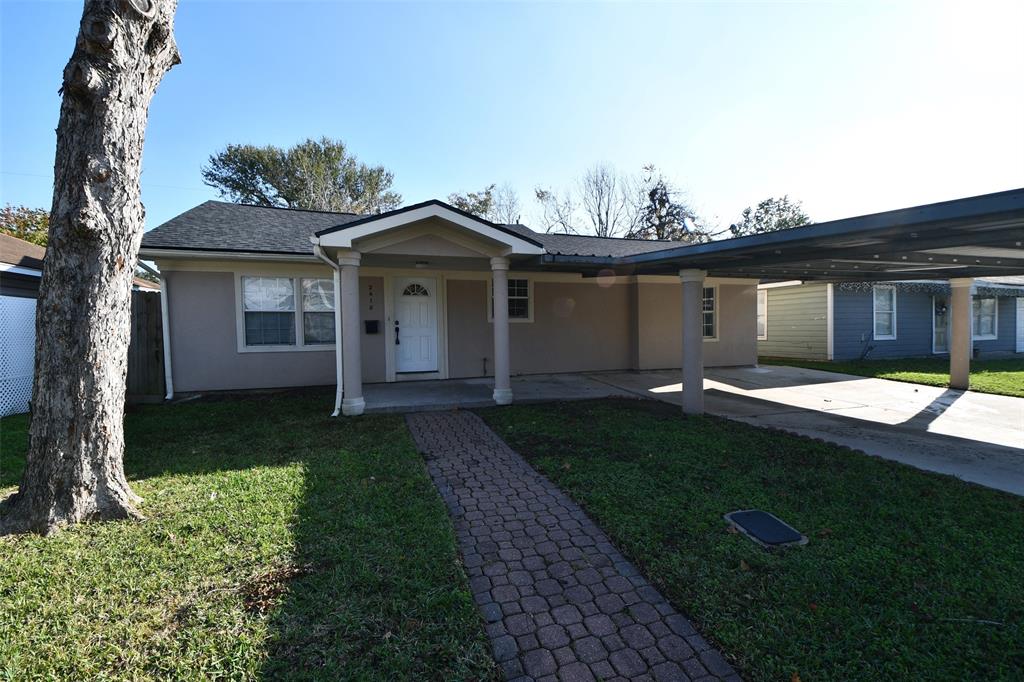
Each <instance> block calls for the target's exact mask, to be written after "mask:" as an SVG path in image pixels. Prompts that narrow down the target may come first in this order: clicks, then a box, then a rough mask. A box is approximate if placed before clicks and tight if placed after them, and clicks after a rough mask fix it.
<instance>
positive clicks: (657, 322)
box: [447, 280, 757, 378]
mask: <svg viewBox="0 0 1024 682" xmlns="http://www.w3.org/2000/svg"><path fill="white" fill-rule="evenodd" d="M533 286H534V300H533V304H534V321H533V322H514V323H512V325H511V331H510V336H511V346H512V373H513V374H539V373H546V372H582V371H599V370H622V369H665V368H676V367H679V366H680V363H681V359H682V352H683V351H682V334H681V329H682V290H681V288H680V286H679V284H678V283H664V284H650V283H624V284H615V285H612V286H602V285H600V284H597V283H595V282H594V281H587V282H585V283H566V282H543V281H537V282H534V285H533ZM717 286H718V296H719V302H718V306H719V308H718V325H719V328H718V339H717V340H716V341H705V342H704V364H705V366H709V367H713V366H730V365H751V364H754V363H756V362H757V343H756V340H755V332H756V304H757V300H756V295H755V293H754V292H755V287H754V285H752V284H747V283H744V284H728V283H727V281H725V280H723V281H720V282H719V283H718V285H717ZM447 292H448V344H449V345H448V350H449V358H448V362H449V368H450V373H451V376H452V377H453V378H455V377H475V376H482V373H483V366H484V358H487V368H488V373H490V371H491V370H492V369H493V366H492V364H493V355H494V346H493V335H492V332H491V324H490V323H489V322H487V300H486V298H487V285H486V282H484V281H472V280H449V281H448V289H447Z"/></svg>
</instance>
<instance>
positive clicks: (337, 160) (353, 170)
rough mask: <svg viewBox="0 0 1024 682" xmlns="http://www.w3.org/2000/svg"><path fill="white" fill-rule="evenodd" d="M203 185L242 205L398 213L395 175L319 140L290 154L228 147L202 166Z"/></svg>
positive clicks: (333, 143) (247, 146)
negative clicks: (392, 210)
mask: <svg viewBox="0 0 1024 682" xmlns="http://www.w3.org/2000/svg"><path fill="white" fill-rule="evenodd" d="M202 173H203V182H205V183H206V184H207V185H209V186H210V187H215V188H216V189H217V190H218V191H219V192H220V195H221V196H222V197H224V198H226V199H228V200H230V201H234V202H236V203H240V204H255V205H257V206H278V207H282V208H305V209H311V210H316V211H340V212H348V213H359V214H373V213H383V212H384V211H390V210H391V209H393V208H398V206H399V205H401V203H402V196H401V195H400V194H398V193H397V192H394V191H391V184H392V182H393V181H394V174H392V173H391V171H389V170H387V169H386V168H384V167H383V166H368V165H366V164H364V163H362V162H360V161H359V160H358V159H357V158H356V157H355V156H353V155H351V154H349V153H348V150H347V149H346V148H345V143H344V142H342V141H341V140H332V139H330V138H327V137H322V138H320V139H319V140H313V139H308V140H306V141H305V142H301V143H299V144H297V145H295V146H294V147H291V148H289V149H282V148H280V147H275V146H274V145H267V146H265V147H256V146H254V145H250V144H229V145H228V146H227V147H225V148H224V149H223V150H222V151H220V152H218V153H216V154H214V155H212V156H211V157H210V160H209V163H208V164H207V165H205V166H203V169H202Z"/></svg>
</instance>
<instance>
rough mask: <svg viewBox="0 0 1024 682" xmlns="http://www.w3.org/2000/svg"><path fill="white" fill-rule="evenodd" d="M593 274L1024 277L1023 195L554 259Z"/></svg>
mask: <svg viewBox="0 0 1024 682" xmlns="http://www.w3.org/2000/svg"><path fill="white" fill-rule="evenodd" d="M543 260H544V262H545V264H546V265H547V266H548V267H552V266H554V267H556V268H557V267H558V266H559V265H562V266H566V267H569V266H576V267H577V268H578V267H579V266H581V265H589V266H591V268H592V269H593V271H594V273H595V274H596V273H597V272H598V271H599V270H600V269H601V268H611V269H613V270H614V271H615V272H616V273H619V274H670V273H676V272H678V271H679V270H680V269H690V268H693V269H699V270H706V271H707V273H708V275H711V276H717V277H742V278H757V279H761V280H764V281H778V280H793V279H800V280H833V281H843V280H858V281H894V280H910V279H946V278H951V277H993V276H1000V275H1020V274H1024V188H1021V189H1015V190H1009V191H1006V192H998V193H995V194H985V195H982V196H976V197H969V198H965V199H954V200H952V201H943V202H940V203H937V204H927V205H924V206H915V207H913V208H904V209H899V210H895V211H886V212H884V213H874V214H871V215H865V216H859V217H856V218H845V219H843V220H833V221H829V222H825V223H818V224H815V225H809V226H807V227H798V228H793V229H790V230H782V231H779V232H769V233H765V234H759V235H753V236H749V237H739V238H735V239H724V240H721V241H715V242H709V243H707V244H695V245H689V246H680V247H678V248H675V249H668V250H663V251H657V252H653V253H642V254H636V255H632V256H625V257H620V258H614V259H608V258H588V257H574V256H560V255H547V256H544V257H543Z"/></svg>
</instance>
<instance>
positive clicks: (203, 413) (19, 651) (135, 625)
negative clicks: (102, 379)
mask: <svg viewBox="0 0 1024 682" xmlns="http://www.w3.org/2000/svg"><path fill="white" fill-rule="evenodd" d="M330 400H331V398H330V396H326V397H324V396H322V395H320V396H316V395H307V396H291V397H278V398H268V397H261V398H259V399H251V400H223V401H218V402H202V403H198V402H195V403H186V404H181V405H177V406H172V407H155V406H154V407H147V408H145V409H141V410H138V411H135V412H133V413H131V414H130V415H129V416H128V417H127V419H126V433H127V453H126V458H125V465H126V469H127V471H128V474H129V477H130V478H131V479H132V484H133V487H134V489H135V491H136V492H138V493H139V494H141V495H142V496H143V497H144V498H145V504H144V507H143V509H144V512H145V513H146V515H147V516H148V520H146V521H145V522H142V523H133V522H118V523H107V524H91V525H86V526H81V527H77V528H73V529H70V530H66V531H64V532H62V533H60V534H59V535H57V536H55V537H51V538H48V539H44V538H41V537H38V536H22V537H15V538H0V679H10V680H24V679H36V678H38V679H67V680H71V679H76V680H88V679H101V678H102V679H132V680H135V679H161V680H163V679H195V680H198V679H214V678H231V679H254V678H273V679H281V678H285V679H287V678H296V679H298V678H307V679H361V680H362V679H367V680H369V679H381V680H384V679H387V680H392V679H397V678H404V679H435V680H449V679H456V680H457V679H481V678H484V679H490V678H494V677H496V670H495V666H494V664H493V663H492V661H491V659H490V656H489V653H488V647H487V643H486V637H485V635H484V632H483V627H482V623H481V621H480V619H479V617H478V615H477V611H476V608H475V605H474V603H473V601H472V597H471V594H470V592H469V589H468V585H467V580H466V577H465V575H464V573H463V571H462V569H461V565H460V564H459V562H458V555H457V552H456V546H455V540H454V535H453V532H452V529H451V526H450V523H449V520H448V517H447V514H446V511H445V508H444V506H443V504H442V503H441V501H440V499H439V497H438V495H437V493H436V491H435V490H434V488H433V486H432V485H431V483H430V480H429V478H428V477H427V475H426V472H425V469H424V466H423V463H422V461H421V459H420V457H419V456H418V455H417V453H416V452H415V450H414V448H413V445H412V442H411V440H410V438H409V435H408V433H407V430H406V428H405V425H404V423H403V421H402V419H401V418H400V417H390V416H388V417H363V418H360V419H331V418H330V417H328V416H326V415H327V414H328V413H329V411H330ZM26 428H27V419H26V418H25V417H21V416H19V417H11V418H6V419H4V420H2V422H0V432H2V442H0V447H2V459H0V472H2V477H0V487H2V488H4V489H6V490H7V491H9V490H10V486H12V485H16V483H17V479H18V476H19V475H20V470H21V467H22V464H23V453H24V450H25V447H26Z"/></svg>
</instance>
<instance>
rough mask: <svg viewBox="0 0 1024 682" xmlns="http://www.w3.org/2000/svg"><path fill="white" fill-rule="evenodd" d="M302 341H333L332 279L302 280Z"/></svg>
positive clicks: (309, 342)
mask: <svg viewBox="0 0 1024 682" xmlns="http://www.w3.org/2000/svg"><path fill="white" fill-rule="evenodd" d="M302 343H304V344H305V345H307V346H313V345H320V344H332V343H334V281H333V280H331V279H328V278H317V279H303V280H302Z"/></svg>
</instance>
